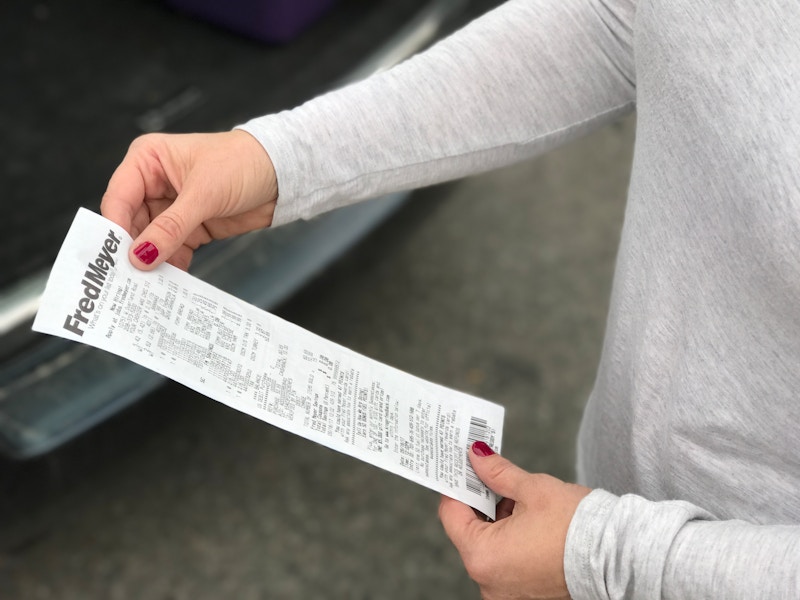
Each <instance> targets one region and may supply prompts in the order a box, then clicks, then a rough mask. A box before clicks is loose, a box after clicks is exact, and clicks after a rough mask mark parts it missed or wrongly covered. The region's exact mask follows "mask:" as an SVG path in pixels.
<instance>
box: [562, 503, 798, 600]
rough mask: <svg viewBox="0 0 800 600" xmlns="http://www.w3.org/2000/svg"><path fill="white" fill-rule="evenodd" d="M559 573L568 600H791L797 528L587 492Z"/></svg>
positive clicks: (795, 576)
mask: <svg viewBox="0 0 800 600" xmlns="http://www.w3.org/2000/svg"><path fill="white" fill-rule="evenodd" d="M564 570H565V573H566V576H567V587H568V588H569V591H570V594H571V596H572V598H573V600H586V599H603V600H606V599H618V598H629V599H638V598H647V599H652V598H662V599H664V600H678V599H680V600H692V599H697V598H726V599H729V600H740V599H741V600H752V599H753V598H770V599H787V600H788V599H796V598H800V527H798V526H796V525H754V524H751V523H746V522H743V521H738V520H731V521H720V520H717V519H715V518H714V517H713V516H712V515H711V514H709V513H708V512H706V511H704V510H703V509H701V508H698V507H696V506H694V505H692V504H690V503H688V502H681V501H670V502H651V501H648V500H645V499H644V498H642V497H640V496H634V495H626V496H622V497H618V496H615V495H613V494H610V493H608V492H605V491H603V490H594V491H593V492H592V493H591V494H589V495H588V496H587V497H586V498H584V500H583V501H582V502H581V504H580V505H579V506H578V510H577V511H576V513H575V517H574V518H573V520H572V523H571V524H570V529H569V532H568V534H567V545H566V549H565V555H564Z"/></svg>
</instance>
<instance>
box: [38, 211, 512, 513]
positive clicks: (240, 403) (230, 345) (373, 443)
mask: <svg viewBox="0 0 800 600" xmlns="http://www.w3.org/2000/svg"><path fill="white" fill-rule="evenodd" d="M131 242H132V240H131V238H130V236H129V235H128V234H127V233H126V232H125V231H124V230H123V229H122V228H121V227H119V226H118V225H116V224H114V223H112V222H111V221H109V220H107V219H105V218H103V217H101V216H100V215H97V214H95V213H93V212H91V211H88V210H86V209H80V210H79V211H78V214H77V215H76V217H75V220H74V221H73V223H72V226H71V228H70V230H69V233H68V234H67V237H66V239H65V240H64V244H63V246H62V247H61V250H60V252H59V254H58V257H57V258H56V262H55V264H54V266H53V270H52V272H51V274H50V278H49V280H48V282H47V287H46V289H45V292H44V295H43V297H42V300H41V305H40V308H39V312H38V313H37V315H36V319H35V321H34V323H33V329H34V330H35V331H39V332H42V333H48V334H51V335H56V336H60V337H64V338H67V339H70V340H75V341H78V342H82V343H84V344H89V345H91V346H95V347H97V348H100V349H102V350H106V351H108V352H113V353H114V354H117V355H119V356H122V357H124V358H127V359H129V360H131V361H133V362H135V363H138V364H140V365H142V366H144V367H147V368H148V369H152V370H153V371H156V372H158V373H160V374H162V375H165V376H166V377H169V378H170V379H173V380H175V381H177V382H179V383H181V384H183V385H185V386H187V387H189V388H191V389H193V390H195V391H197V392H199V393H201V394H203V395H205V396H208V397H209V398H213V399H214V400H217V401H219V402H222V403H223V404H226V405H228V406H230V407H232V408H235V409H236V410H239V411H241V412H243V413H246V414H248V415H251V416H253V417H256V418H257V419H260V420H262V421H265V422H267V423H270V424H272V425H274V426H276V427H280V428H282V429H285V430H287V431H290V432H292V433H295V434H297V435H300V436H303V437H305V438H307V439H309V440H312V441H314V442H317V443H319V444H322V445H324V446H327V447H329V448H332V449H334V450H337V451H339V452H343V453H345V454H348V455H350V456H353V457H355V458H359V459H361V460H363V461H365V462H368V463H370V464H373V465H375V466H378V467H381V468H383V469H386V470H387V471H390V472H392V473H395V474H397V475H401V476H402V477H405V478H407V479H409V480H411V481H414V482H416V483H419V484H421V485H424V486H426V487H428V488H431V489H433V490H435V491H437V492H440V493H442V494H445V495H447V496H451V497H452V498H455V499H457V500H460V501H462V502H464V503H466V504H469V505H470V506H472V507H474V508H476V509H478V510H480V511H481V512H483V513H484V514H487V515H489V516H490V517H492V518H494V516H495V503H496V498H495V495H494V494H493V493H492V492H491V490H489V489H488V488H486V487H485V486H484V485H483V483H482V482H481V481H480V480H479V479H478V478H477V477H476V475H475V473H474V471H473V470H472V467H471V466H470V463H469V458H468V455H467V453H468V449H469V446H470V445H471V444H472V442H474V441H476V440H482V441H484V442H486V443H487V444H489V446H491V447H492V448H493V449H494V450H495V451H497V452H499V451H500V447H501V441H502V430H503V414H504V409H503V407H502V406H499V405H497V404H494V403H492V402H488V401H486V400H482V399H480V398H476V397H473V396H470V395H468V394H464V393H461V392H458V391H455V390H451V389H448V388H445V387H443V386H440V385H436V384H434V383H430V382H428V381H424V380H422V379H420V378H418V377H414V376H413V375H409V374H407V373H403V372H402V371H399V370H397V369H394V368H392V367H389V366H387V365H384V364H381V363H379V362H377V361H375V360H372V359H370V358H367V357H365V356H362V355H360V354H357V353H356V352H353V351H351V350H348V349H347V348H344V347H343V346H340V345H338V344H335V343H333V342H331V341H329V340H326V339H324V338H321V337H320V336H318V335H315V334H313V333H311V332H309V331H306V330H304V329H302V328H300V327H298V326H296V325H294V324H292V323H289V322H287V321H285V320H283V319H281V318H279V317H276V316H275V315H272V314H270V313H268V312H266V311H263V310H261V309H259V308H257V307H255V306H252V305H250V304H248V303H246V302H244V301H242V300H239V299H238V298H236V297H234V296H231V295H230V294H228V293H226V292H223V291H221V290H219V289H216V288H214V287H213V286H211V285H209V284H207V283H205V282H203V281H201V280H199V279H197V278H196V277H193V276H191V275H189V274H188V273H185V272H183V271H181V270H179V269H177V268H175V267H172V266H171V265H167V264H163V265H161V266H159V267H158V268H157V269H155V270H154V271H151V272H142V271H139V270H137V269H135V268H134V267H133V266H132V265H131V264H130V262H129V261H128V258H127V254H128V248H129V247H130V244H131Z"/></svg>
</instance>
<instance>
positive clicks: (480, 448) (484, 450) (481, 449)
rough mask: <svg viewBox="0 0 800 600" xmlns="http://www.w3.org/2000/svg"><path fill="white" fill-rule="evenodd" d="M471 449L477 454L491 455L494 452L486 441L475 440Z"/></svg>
mask: <svg viewBox="0 0 800 600" xmlns="http://www.w3.org/2000/svg"><path fill="white" fill-rule="evenodd" d="M472 451H473V452H474V453H475V454H477V455H478V456H491V455H492V454H494V450H492V449H491V448H489V445H488V444H487V443H486V442H475V443H474V444H472Z"/></svg>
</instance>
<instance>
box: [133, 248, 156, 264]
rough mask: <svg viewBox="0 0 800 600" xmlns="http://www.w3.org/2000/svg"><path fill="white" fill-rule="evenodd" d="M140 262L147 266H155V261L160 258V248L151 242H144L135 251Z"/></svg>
mask: <svg viewBox="0 0 800 600" xmlns="http://www.w3.org/2000/svg"><path fill="white" fill-rule="evenodd" d="M133 253H134V254H135V255H136V258H138V259H139V260H140V261H142V262H143V263H144V264H146V265H150V264H153V261H154V260H155V259H156V258H158V248H156V247H155V245H154V244H153V243H151V242H142V243H141V244H139V245H138V246H137V247H136V249H135V250H134V251H133Z"/></svg>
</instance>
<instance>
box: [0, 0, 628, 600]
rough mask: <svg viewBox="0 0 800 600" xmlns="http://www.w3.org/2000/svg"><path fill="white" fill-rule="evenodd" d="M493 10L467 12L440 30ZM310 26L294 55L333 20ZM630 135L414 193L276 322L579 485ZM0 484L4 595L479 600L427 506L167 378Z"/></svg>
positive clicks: (291, 297) (403, 485)
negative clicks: (443, 398)
mask: <svg viewBox="0 0 800 600" xmlns="http://www.w3.org/2000/svg"><path fill="white" fill-rule="evenodd" d="M129 4H130V3H129ZM148 4H149V5H151V6H152V5H153V4H154V3H152V2H151V3H148ZM40 6H45V5H40ZM348 6H349V7H350V10H357V9H359V8H361V7H363V6H364V5H363V3H361V4H359V3H357V2H356V3H350V4H349V5H348ZM485 8H486V7H485V6H483V7H481V6H475V5H472V6H471V7H469V8H464V7H463V6H462V7H461V9H460V10H461V11H462V12H460V13H458V14H459V15H460V16H459V17H458V18H455V17H453V23H454V24H457V23H458V22H459V19H462V20H463V19H466V18H468V17H471V16H472V15H473V14H474V13H479V12H480V11H482V10H483V9H485ZM48 10H51V11H52V10H54V9H53V8H52V7H49V8H48ZM470 11H472V12H470ZM330 14H333V13H330ZM176 18H177V17H176ZM321 18H322V19H323V20H322V21H320V22H319V23H317V24H316V25H313V26H310V27H311V29H310V30H309V31H307V32H306V33H303V34H300V37H299V38H297V39H298V40H299V41H297V42H295V43H297V44H303V43H309V42H307V41H306V42H303V41H302V40H303V39H306V40H307V39H308V38H304V37H303V36H308V35H314V33H313V32H314V31H319V29H320V28H325V27H330V25H326V24H325V21H324V19H326V18H328V19H330V18H334V17H330V16H328V17H321ZM336 18H342V17H336ZM314 27H316V28H317V29H316V30H315V29H314ZM213 31H215V33H214V34H213V35H222V34H218V33H216V30H213ZM281 52H286V50H285V46H284V49H283V50H281ZM206 106H208V103H206ZM191 124H192V123H191V118H190V119H189V122H188V123H187V122H186V121H179V122H178V125H176V126H175V127H174V129H180V128H181V127H186V128H188V127H190V126H191ZM633 128H634V119H633V117H631V118H628V119H626V120H624V121H622V122H620V123H617V124H614V125H612V126H609V127H606V128H604V129H602V130H600V131H598V132H596V133H594V134H592V135H590V136H588V137H587V138H584V139H582V140H579V141H577V142H574V143H572V144H570V145H569V146H566V147H564V148H562V149H559V150H557V151H555V152H552V153H550V154H548V155H546V156H543V157H540V158H538V159H536V160H534V161H531V162H527V163H524V164H520V165H516V166H513V167H510V168H507V169H503V170H500V171H497V172H494V173H490V174H487V175H482V176H477V177H472V178H468V179H465V180H461V181H458V182H454V183H450V184H446V185H442V186H436V187H433V188H428V189H425V190H420V191H417V192H415V193H413V194H412V195H411V197H410V198H404V199H403V201H402V202H399V203H398V204H399V205H400V208H399V209H397V210H396V211H394V212H391V215H390V216H389V217H388V218H385V220H383V221H382V223H380V224H377V221H376V222H375V224H373V225H370V226H369V227H368V228H366V229H365V230H364V231H363V232H362V233H361V234H360V235H359V236H358V237H361V235H363V233H364V232H366V236H365V237H363V239H361V240H360V241H359V242H358V243H356V244H355V245H354V246H351V247H350V248H349V250H347V251H345V252H344V253H343V254H341V256H340V258H339V259H338V260H336V261H335V262H333V263H332V264H329V265H327V266H326V267H325V268H324V269H323V270H319V269H317V270H316V271H315V272H314V273H313V274H311V275H309V276H308V277H306V278H305V279H304V280H303V281H302V282H300V283H298V284H297V285H296V286H295V289H293V290H291V292H287V294H286V297H285V298H283V299H281V300H280V301H275V303H274V306H272V309H273V310H274V311H275V312H276V313H277V314H279V315H281V316H282V317H284V318H286V319H289V320H291V321H293V322H295V323H297V324H299V325H301V326H303V327H305V328H307V329H310V330H311V331H314V332H316V333H318V334H320V335H322V336H324V337H327V338H329V339H332V340H334V341H336V342H338V343H341V344H343V345H345V346H347V347H349V348H351V349H353V350H356V351H358V352H361V353H363V354H366V355H368V356H370V357H372V358H375V359H377V360H379V361H382V362H385V363H387V364H390V365H392V366H395V367H397V368H400V369H402V370H405V371H408V372H410V373H413V374H415V375H418V376H420V377H423V378H425V379H428V380H431V381H434V382H436V383H440V384H443V385H446V386H449V387H453V388H456V389H459V390H462V391H465V392H467V393H471V394H475V395H478V396H481V397H483V398H487V399H490V400H493V401H495V402H498V403H500V404H503V405H504V406H505V407H506V411H507V412H506V424H505V432H504V440H503V447H504V454H505V455H506V456H508V457H509V458H511V459H512V460H514V461H516V462H517V463H519V464H520V465H521V466H523V467H524V468H526V469H528V470H531V471H543V472H548V473H551V474H553V475H556V476H558V477H561V478H565V479H571V478H572V477H573V476H574V472H573V464H574V457H575V455H574V443H575V435H576V432H577V427H578V424H579V419H580V415H581V412H582V410H583V405H584V402H585V400H586V397H587V395H588V393H589V390H590V388H591V385H592V382H593V378H594V374H595V369H596V365H597V362H598V358H599V353H600V348H601V342H602V334H603V330H604V325H605V315H606V310H607V305H608V296H609V292H610V282H611V275H612V271H613V265H614V258H615V253H616V247H617V242H618V239H619V232H620V228H621V224H622V219H623V212H624V198H625V193H626V188H627V178H628V174H629V167H630V160H631V154H632V146H633V136H634V133H633ZM123 147H124V146H123ZM118 156H119V155H118ZM112 160H117V157H113V158H112ZM85 176H86V177H87V178H90V175H85ZM105 178H107V173H106V172H101V173H94V175H93V176H92V177H91V179H92V180H96V181H95V184H94V185H101V186H102V185H104V182H105ZM395 201H396V199H389V202H390V203H392V202H395ZM379 202H380V201H379ZM387 214H388V213H387ZM270 234H278V231H277V230H276V231H275V232H266V233H265V234H264V235H263V237H269V236H270ZM279 235H280V234H279ZM62 237H63V234H62ZM59 239H60V238H59ZM354 239H355V236H354ZM3 400H4V397H3V396H2V395H0V407H2V401H3ZM23 400H24V398H23ZM70 400H72V397H70ZM74 401H76V402H77V401H78V400H77V399H76V400H74ZM0 484H2V494H3V496H2V498H1V499H0V507H1V508H2V510H1V511H0V598H3V599H6V598H8V599H25V600H27V599H40V598H41V599H45V598H48V599H49V598H58V599H59V600H70V599H95V598H96V599H128V598H130V599H134V598H135V599H140V598H148V599H150V598H153V599H163V600H179V599H189V598H192V599H199V600H204V599H219V598H237V599H239V598H241V599H261V598H363V599H367V598H440V597H441V598H477V597H478V593H477V588H476V587H475V586H474V584H473V583H472V582H471V581H470V580H469V579H468V577H467V575H466V573H465V572H464V570H463V567H462V566H461V563H460V560H459V558H458V555H457V554H456V552H455V550H454V549H453V548H452V547H451V545H450V543H449V541H448V540H447V538H446V536H445V535H444V533H443V531H442V529H441V526H440V524H439V522H438V519H437V516H436V509H437V506H438V496H437V495H436V494H435V493H433V492H431V491H429V490H427V489H425V488H422V487H420V486H417V485H415V484H413V483H410V482H409V481H407V480H405V479H401V478H399V477H397V476H394V475H391V474H388V473H385V472H383V471H380V470H379V469H377V468H374V467H371V466H368V465H366V464H363V463H360V462H359V461H356V460H355V459H352V458H350V457H346V456H343V455H340V454H337V453H334V452H332V451H330V450H328V449H325V448H322V447H320V446H318V445H316V444H313V443H311V442H309V441H307V440H304V439H301V438H298V437H296V436H292V435H291V434H288V433H286V432H283V431H281V430H278V429H276V428H274V427H271V426H269V425H266V424H264V423H262V422H260V421H256V420H254V419H252V418H250V417H247V416H245V415H242V414H239V413H236V412H234V411H232V410H231V409H229V408H227V407H225V406H222V405H220V404H218V403H216V402H214V401H212V400H209V399H207V398H204V397H202V396H199V395H197V394H195V393H193V392H190V391H188V390H186V389H183V388H181V387H180V386H178V385H176V384H171V383H168V384H166V385H161V386H159V387H158V389H157V390H156V391H155V392H153V393H149V394H145V395H143V396H142V397H141V398H139V399H138V400H137V401H136V402H135V403H132V404H130V405H128V406H127V407H126V408H124V409H120V410H119V411H118V412H116V413H115V415H114V416H112V417H109V418H108V419H105V420H104V422H103V423H101V424H98V425H96V426H94V427H92V428H91V429H90V430H88V431H86V432H84V433H82V434H81V435H80V436H76V437H74V438H72V439H71V440H69V441H67V442H64V443H63V444H60V445H59V446H58V447H57V448H54V449H52V450H50V451H48V452H45V453H42V454H40V455H37V456H33V457H29V458H28V459H26V460H19V459H13V460H12V459H5V460H3V461H0Z"/></svg>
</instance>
